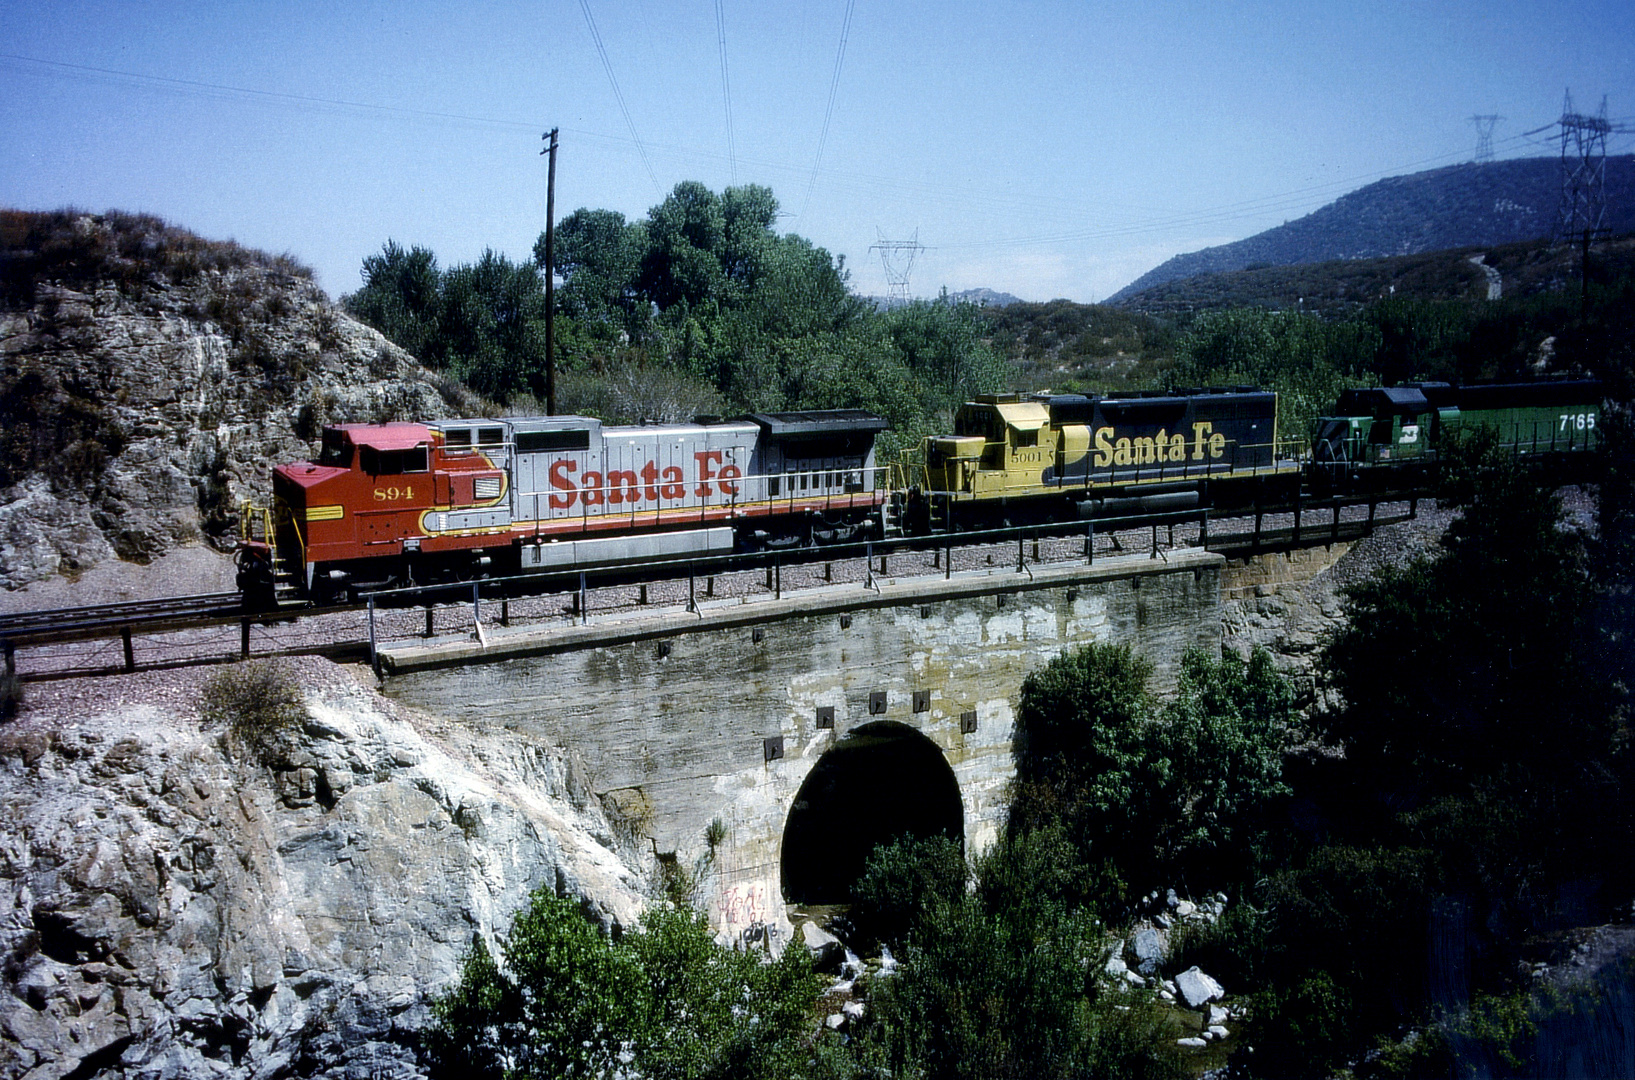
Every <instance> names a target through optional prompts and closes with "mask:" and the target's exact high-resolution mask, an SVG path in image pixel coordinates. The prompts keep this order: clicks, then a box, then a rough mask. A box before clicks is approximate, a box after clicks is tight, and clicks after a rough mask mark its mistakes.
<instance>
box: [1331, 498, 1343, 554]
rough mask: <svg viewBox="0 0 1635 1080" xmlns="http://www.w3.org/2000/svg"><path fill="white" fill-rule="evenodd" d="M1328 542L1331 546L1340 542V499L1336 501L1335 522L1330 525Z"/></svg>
mask: <svg viewBox="0 0 1635 1080" xmlns="http://www.w3.org/2000/svg"><path fill="white" fill-rule="evenodd" d="M1328 542H1329V545H1330V546H1333V545H1334V544H1338V543H1339V542H1340V502H1339V500H1338V499H1336V500H1335V502H1334V523H1333V524H1332V525H1331V526H1329V530H1328Z"/></svg>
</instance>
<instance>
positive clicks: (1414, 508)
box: [1408, 492, 1419, 521]
mask: <svg viewBox="0 0 1635 1080" xmlns="http://www.w3.org/2000/svg"><path fill="white" fill-rule="evenodd" d="M1418 516H1419V493H1418V492H1415V493H1414V495H1413V497H1412V498H1410V499H1409V500H1408V520H1409V521H1412V520H1413V519H1414V518H1417V517H1418Z"/></svg>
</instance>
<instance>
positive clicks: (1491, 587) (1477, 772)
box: [1324, 433, 1613, 792]
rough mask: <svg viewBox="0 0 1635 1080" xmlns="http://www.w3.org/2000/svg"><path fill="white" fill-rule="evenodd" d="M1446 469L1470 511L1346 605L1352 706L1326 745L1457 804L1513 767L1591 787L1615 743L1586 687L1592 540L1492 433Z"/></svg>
mask: <svg viewBox="0 0 1635 1080" xmlns="http://www.w3.org/2000/svg"><path fill="white" fill-rule="evenodd" d="M1450 456H1451V458H1452V459H1453V462H1454V464H1453V466H1452V467H1451V468H1450V470H1449V477H1448V486H1447V495H1448V499H1449V501H1451V502H1452V504H1453V505H1455V506H1459V507H1461V508H1462V509H1463V511H1464V512H1463V514H1462V515H1461V517H1460V518H1459V519H1458V520H1457V521H1456V522H1455V523H1454V524H1453V525H1452V526H1451V527H1450V528H1449V530H1448V534H1447V536H1446V537H1445V539H1444V543H1443V551H1442V553H1440V554H1439V555H1437V556H1435V557H1432V558H1428V559H1422V560H1419V561H1417V562H1415V563H1413V564H1410V565H1409V566H1407V567H1402V568H1388V569H1386V570H1385V571H1384V572H1382V573H1380V574H1378V575H1376V576H1375V577H1374V578H1372V579H1370V580H1369V581H1367V582H1364V583H1362V584H1360V585H1358V586H1356V587H1354V588H1352V589H1350V590H1348V591H1347V593H1346V604H1347V609H1348V613H1349V615H1350V618H1349V620H1348V622H1347V623H1346V625H1345V626H1343V627H1342V628H1341V629H1339V630H1338V631H1337V632H1336V633H1335V635H1334V636H1333V637H1332V639H1331V640H1330V641H1329V643H1328V645H1327V646H1326V649H1325V653H1324V660H1325V664H1326V666H1327V667H1328V669H1329V671H1330V672H1331V677H1332V679H1333V681H1334V685H1335V686H1336V687H1337V688H1338V689H1339V690H1340V691H1341V693H1342V694H1343V696H1344V698H1345V701H1346V708H1345V710H1344V711H1343V712H1340V713H1339V714H1337V715H1335V716H1333V717H1331V718H1330V719H1329V722H1328V727H1327V730H1328V733H1329V734H1330V735H1331V736H1332V737H1334V738H1337V739H1339V740H1341V741H1343V742H1344V744H1345V746H1346V750H1347V754H1348V756H1349V757H1351V758H1352V759H1353V760H1355V761H1356V762H1357V763H1358V765H1359V767H1360V768H1364V769H1367V770H1369V771H1370V772H1371V773H1373V774H1374V776H1375V777H1376V779H1377V781H1378V782H1381V783H1386V784H1390V783H1396V784H1398V785H1401V784H1412V785H1414V786H1416V787H1427V788H1428V789H1429V790H1431V791H1433V792H1447V791H1455V790H1459V789H1460V786H1461V785H1462V784H1465V783H1468V782H1469V781H1471V780H1474V779H1478V778H1483V777H1491V776H1495V775H1497V774H1498V773H1499V772H1500V771H1501V770H1505V769H1522V770H1525V771H1533V772H1535V773H1536V774H1537V775H1538V776H1539V778H1540V780H1541V781H1547V782H1549V783H1559V784H1568V785H1573V786H1580V785H1582V784H1583V783H1586V782H1590V781H1592V780H1593V777H1592V776H1590V775H1587V773H1588V772H1589V771H1591V770H1593V769H1594V768H1595V766H1596V763H1598V762H1601V761H1604V760H1606V758H1607V756H1608V754H1609V751H1610V739H1611V736H1612V734H1613V732H1612V729H1611V728H1610V726H1609V721H1608V718H1609V716H1610V710H1609V708H1608V703H1607V702H1606V700H1605V698H1604V696H1603V695H1602V693H1601V690H1602V689H1603V688H1602V687H1599V686H1597V685H1596V684H1595V682H1594V681H1593V680H1590V679H1587V678H1585V662H1586V659H1587V654H1586V649H1587V648H1590V647H1593V645H1594V644H1595V643H1596V637H1595V634H1594V633H1593V631H1592V629H1591V627H1590V623H1589V618H1590V615H1591V612H1592V596H1591V593H1590V582H1589V579H1588V577H1587V575H1586V574H1585V564H1584V546H1583V539H1582V537H1581V536H1579V535H1578V534H1576V533H1572V532H1569V531H1566V530H1563V529H1560V528H1558V527H1557V521H1558V519H1559V517H1560V503H1559V501H1558V500H1557V498H1556V496H1555V495H1554V494H1553V493H1552V492H1550V491H1549V490H1547V489H1546V488H1544V487H1542V486H1541V485H1540V484H1539V483H1538V482H1537V479H1536V478H1535V477H1534V476H1532V475H1531V474H1530V473H1528V472H1527V471H1526V469H1525V468H1524V467H1523V466H1522V465H1520V464H1519V463H1517V462H1516V461H1514V460H1513V459H1511V458H1510V457H1507V456H1506V455H1504V454H1503V453H1501V452H1499V451H1498V450H1497V449H1496V440H1495V439H1494V437H1493V436H1492V434H1491V433H1479V434H1477V435H1476V436H1474V437H1473V438H1471V439H1470V440H1468V442H1467V444H1466V445H1465V446H1464V447H1463V448H1462V449H1460V448H1455V449H1454V450H1452V451H1451V452H1450Z"/></svg>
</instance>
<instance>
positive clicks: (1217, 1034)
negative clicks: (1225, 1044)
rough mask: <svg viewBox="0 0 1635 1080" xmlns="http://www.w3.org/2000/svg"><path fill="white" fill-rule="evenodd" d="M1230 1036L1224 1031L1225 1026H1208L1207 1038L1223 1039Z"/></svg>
mask: <svg viewBox="0 0 1635 1080" xmlns="http://www.w3.org/2000/svg"><path fill="white" fill-rule="evenodd" d="M1230 1034H1231V1032H1229V1031H1227V1030H1226V1025H1225V1024H1210V1025H1209V1037H1210V1038H1211V1039H1224V1038H1226V1037H1227V1036H1228V1035H1230Z"/></svg>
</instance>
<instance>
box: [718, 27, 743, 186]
mask: <svg viewBox="0 0 1635 1080" xmlns="http://www.w3.org/2000/svg"><path fill="white" fill-rule="evenodd" d="M715 40H716V44H717V46H718V47H719V48H720V51H721V100H722V102H723V103H725V105H726V108H727V160H728V162H729V163H730V164H731V166H732V174H731V175H732V182H733V183H734V184H736V183H737V182H738V148H737V147H736V146H735V145H734V144H733V137H732V80H731V79H729V78H727V14H726V11H725V10H724V9H723V8H722V0H715Z"/></svg>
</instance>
